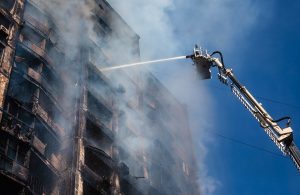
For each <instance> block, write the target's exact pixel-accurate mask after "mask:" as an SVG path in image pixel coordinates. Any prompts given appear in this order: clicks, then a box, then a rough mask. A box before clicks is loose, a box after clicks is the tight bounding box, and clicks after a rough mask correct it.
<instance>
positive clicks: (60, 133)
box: [32, 103, 65, 137]
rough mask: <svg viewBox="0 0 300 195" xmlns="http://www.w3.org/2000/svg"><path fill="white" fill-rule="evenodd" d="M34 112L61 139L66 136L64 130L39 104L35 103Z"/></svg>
mask: <svg viewBox="0 0 300 195" xmlns="http://www.w3.org/2000/svg"><path fill="white" fill-rule="evenodd" d="M32 112H33V113H35V114H37V115H38V116H39V117H40V118H41V119H42V120H43V121H44V122H45V123H46V124H47V125H48V126H49V127H50V128H51V129H52V130H53V131H54V132H55V133H56V134H57V135H58V136H59V137H63V136H64V135H65V130H64V128H62V127H61V126H60V125H59V124H57V123H56V122H55V121H54V120H53V119H52V118H51V117H50V116H49V114H48V113H47V112H46V111H45V110H44V109H43V108H42V107H41V106H40V105H39V104H38V103H34V105H33V111H32Z"/></svg>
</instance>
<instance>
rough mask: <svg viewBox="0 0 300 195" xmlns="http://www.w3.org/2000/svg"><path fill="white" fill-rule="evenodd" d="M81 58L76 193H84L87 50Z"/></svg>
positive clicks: (75, 164) (75, 155)
mask: <svg viewBox="0 0 300 195" xmlns="http://www.w3.org/2000/svg"><path fill="white" fill-rule="evenodd" d="M81 50H82V51H81V52H80V58H81V59H79V60H78V61H79V62H80V64H78V66H80V67H79V68H78V77H79V78H78V80H79V87H80V89H79V90H78V91H79V95H78V98H79V99H78V116H77V118H78V121H77V127H76V129H75V131H76V132H75V139H74V140H75V143H74V152H73V158H74V159H73V160H74V161H73V163H74V164H73V166H74V174H75V175H74V176H75V178H74V195H83V178H82V174H81V168H82V165H84V163H85V162H84V156H85V153H84V143H83V135H84V131H85V129H86V116H85V115H86V114H85V113H86V111H87V85H86V79H87V68H86V60H85V59H86V55H85V54H86V52H85V51H84V49H81Z"/></svg>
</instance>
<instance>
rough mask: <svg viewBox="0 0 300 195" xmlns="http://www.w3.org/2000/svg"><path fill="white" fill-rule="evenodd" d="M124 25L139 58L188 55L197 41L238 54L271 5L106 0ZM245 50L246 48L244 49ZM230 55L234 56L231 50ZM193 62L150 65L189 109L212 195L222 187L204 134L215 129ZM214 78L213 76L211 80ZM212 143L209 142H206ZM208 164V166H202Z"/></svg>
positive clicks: (205, 187) (203, 177)
mask: <svg viewBox="0 0 300 195" xmlns="http://www.w3.org/2000/svg"><path fill="white" fill-rule="evenodd" d="M108 2H109V3H110V4H111V5H112V7H113V8H115V9H116V10H117V12H118V13H120V15H121V16H122V17H124V19H125V21H127V22H128V23H129V25H130V26H131V27H132V28H133V29H134V30H135V31H136V32H137V33H138V34H139V35H140V37H141V39H140V46H141V56H142V57H141V58H142V60H150V59H152V60H155V59H159V58H161V57H171V56H177V55H188V54H191V52H192V47H193V46H194V44H195V43H197V44H199V45H201V46H203V47H206V48H208V49H211V50H221V51H222V52H223V53H228V54H229V56H230V54H232V53H235V55H238V54H239V49H240V48H243V46H242V45H243V44H245V45H246V41H247V37H248V36H249V35H250V34H251V30H252V29H253V28H256V27H259V25H258V24H259V23H264V22H266V21H267V20H268V19H269V18H270V16H271V14H272V11H271V10H272V9H271V8H272V3H270V2H261V1H260V2H258V1H251V0H245V1H235V0H190V1H186V0H176V1H175V0H153V1H141V0H127V1H119V0H108ZM244 47H246V46H244ZM233 51H234V52H233ZM190 64H191V62H189V61H186V62H183V61H181V62H180V63H169V64H166V65H165V66H156V65H153V66H151V67H150V66H149V69H150V70H152V72H153V73H154V74H155V75H156V76H157V77H158V78H159V79H160V80H162V81H163V83H164V84H165V85H166V86H167V88H168V89H170V90H171V91H172V92H173V93H174V94H175V96H176V97H177V98H178V99H179V100H180V101H181V102H184V103H185V104H186V105H187V108H188V111H189V118H190V125H191V129H192V131H193V133H194V136H193V137H194V138H195V140H194V141H195V146H196V149H195V151H196V156H197V160H198V165H199V168H200V170H199V174H198V175H199V177H200V186H201V192H202V194H214V192H215V191H216V189H217V188H218V187H219V186H221V185H222V183H221V182H220V181H218V180H217V179H216V178H212V177H211V176H210V171H209V170H207V167H208V164H209V162H206V161H205V155H206V154H207V153H209V149H208V148H207V147H206V146H205V143H207V142H212V140H213V138H210V137H209V138H208V137H207V134H204V131H205V129H214V128H216V127H215V125H214V121H215V120H214V119H215V118H217V116H216V114H214V112H213V110H215V108H214V105H213V102H212V101H213V97H212V95H211V94H209V91H210V89H208V88H207V87H206V85H205V84H206V82H209V81H199V80H198V78H197V76H196V75H195V73H194V70H193V68H192V67H191V65H190ZM214 79H215V78H214ZM207 140H211V141H207ZM205 162H206V163H208V164H206V163H205Z"/></svg>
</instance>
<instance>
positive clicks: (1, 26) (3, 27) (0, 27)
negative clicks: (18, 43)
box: [0, 24, 9, 35]
mask: <svg viewBox="0 0 300 195" xmlns="http://www.w3.org/2000/svg"><path fill="white" fill-rule="evenodd" d="M0 31H2V32H4V33H5V34H7V35H8V34H9V31H8V29H7V28H5V26H3V25H1V24H0Z"/></svg>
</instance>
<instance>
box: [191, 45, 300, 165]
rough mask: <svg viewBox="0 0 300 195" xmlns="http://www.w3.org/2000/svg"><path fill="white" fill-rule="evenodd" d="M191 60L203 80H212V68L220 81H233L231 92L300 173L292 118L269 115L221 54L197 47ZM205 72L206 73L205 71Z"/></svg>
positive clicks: (298, 153)
mask: <svg viewBox="0 0 300 195" xmlns="http://www.w3.org/2000/svg"><path fill="white" fill-rule="evenodd" d="M214 54H220V56H221V61H220V60H219V59H218V58H214V57H212V55H214ZM186 57H187V58H191V59H192V60H193V61H194V65H196V67H197V70H198V72H199V74H200V76H201V74H202V76H201V77H202V78H203V79H208V78H210V68H211V67H217V68H218V71H219V73H218V76H219V80H220V81H221V82H222V83H224V84H226V85H228V80H230V81H231V83H230V84H229V85H230V88H231V91H232V92H233V94H234V95H235V96H237V98H238V99H239V100H240V102H241V103H242V104H243V105H244V106H245V107H246V109H247V110H248V111H249V112H250V113H251V114H252V115H253V117H254V118H255V119H256V120H257V121H258V122H259V124H260V126H261V127H262V128H263V129H264V130H265V132H266V133H267V135H268V136H269V137H270V138H271V140H272V141H273V142H274V143H275V144H276V146H277V147H278V148H279V149H280V150H281V151H282V153H283V154H284V155H288V156H290V158H291V159H292V161H293V162H294V164H295V165H296V167H297V169H298V170H299V171H300V152H299V149H298V148H297V146H296V145H295V143H294V141H293V130H292V128H291V127H290V125H289V124H290V118H289V117H283V118H281V119H279V120H274V119H273V118H272V117H271V116H270V115H269V113H268V112H267V111H266V110H265V109H264V108H263V106H262V104H261V103H259V102H258V101H257V100H256V99H255V98H254V96H253V95H252V94H251V93H250V92H249V91H248V90H247V89H246V87H245V86H243V85H242V84H241V83H240V82H239V81H238V79H237V78H236V77H235V75H234V74H233V72H232V70H231V69H227V68H225V66H224V63H223V56H222V53H221V52H218V51H216V52H213V54H211V55H209V54H207V52H203V51H202V50H201V49H198V47H197V46H196V47H195V49H194V54H193V55H190V56H186ZM203 70H204V71H203ZM285 120H286V121H287V125H286V127H281V126H280V125H279V124H278V123H279V122H282V121H285Z"/></svg>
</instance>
